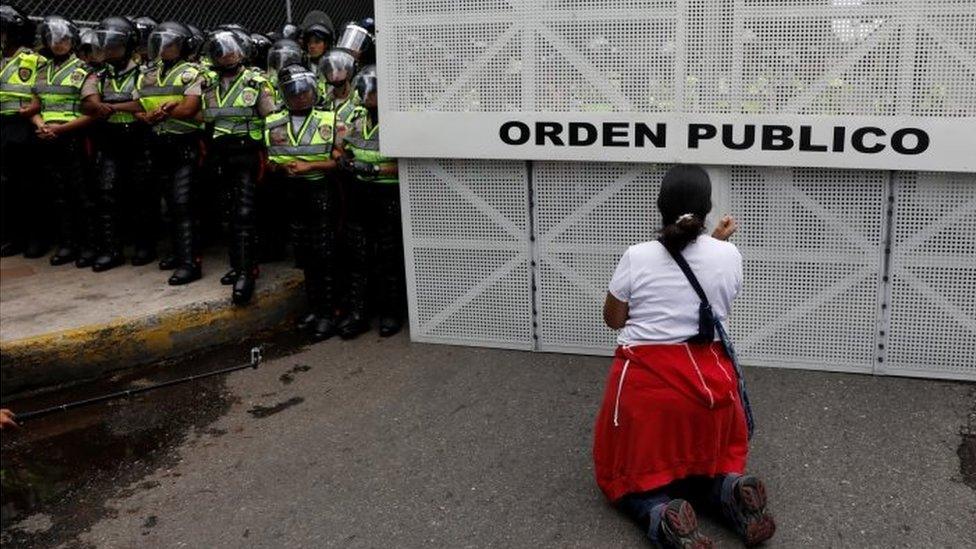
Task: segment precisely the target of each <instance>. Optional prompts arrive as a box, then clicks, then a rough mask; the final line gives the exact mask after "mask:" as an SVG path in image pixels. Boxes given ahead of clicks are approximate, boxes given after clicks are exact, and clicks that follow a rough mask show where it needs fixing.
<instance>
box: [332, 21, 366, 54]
mask: <svg viewBox="0 0 976 549" xmlns="http://www.w3.org/2000/svg"><path fill="white" fill-rule="evenodd" d="M368 40H369V32H367V31H366V29H364V28H362V27H360V26H359V25H348V26H346V30H345V31H343V32H342V38H339V43H338V44H336V47H337V48H342V49H344V50H349V51H353V52H356V53H362V52H363V50H365V49H366V45H367V41H368Z"/></svg>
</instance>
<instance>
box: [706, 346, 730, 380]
mask: <svg viewBox="0 0 976 549" xmlns="http://www.w3.org/2000/svg"><path fill="white" fill-rule="evenodd" d="M708 350H709V351H711V352H712V356H713V357H715V364H718V367H719V369H720V370H722V373H723V374H725V379H727V380H729V381H732V376H730V375H729V371H728V370H726V369H725V366H723V365H722V360H721V359H720V358H719V357H718V353H716V352H715V344H714V343H713V344H712V345H709V347H708Z"/></svg>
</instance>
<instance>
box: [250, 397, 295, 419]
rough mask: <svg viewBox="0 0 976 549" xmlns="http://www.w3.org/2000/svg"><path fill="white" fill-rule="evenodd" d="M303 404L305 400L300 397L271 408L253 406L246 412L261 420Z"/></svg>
mask: <svg viewBox="0 0 976 549" xmlns="http://www.w3.org/2000/svg"><path fill="white" fill-rule="evenodd" d="M303 402H305V399H304V398H302V397H291V398H289V399H288V400H286V401H284V402H279V403H278V404H275V405H273V406H261V405H258V406H255V407H253V408H251V409H250V410H248V411H247V413H249V414H251V415H252V416H254V417H256V418H258V419H262V418H266V417H268V416H273V415H274V414H277V413H278V412H281V411H283V410H287V409H288V408H291V407H292V406H296V405H298V404H301V403H303Z"/></svg>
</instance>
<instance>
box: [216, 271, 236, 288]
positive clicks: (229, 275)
mask: <svg viewBox="0 0 976 549" xmlns="http://www.w3.org/2000/svg"><path fill="white" fill-rule="evenodd" d="M235 282H237V269H231V270H229V271H227V272H226V273H224V276H222V277H220V283H221V284H223V285H224V286H230V285H231V284H234V283H235Z"/></svg>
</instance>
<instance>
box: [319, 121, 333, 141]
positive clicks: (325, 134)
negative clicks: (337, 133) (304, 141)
mask: <svg viewBox="0 0 976 549" xmlns="http://www.w3.org/2000/svg"><path fill="white" fill-rule="evenodd" d="M319 135H320V136H322V139H326V140H329V139H332V125H331V124H327V123H323V124H322V125H321V126H319Z"/></svg>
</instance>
